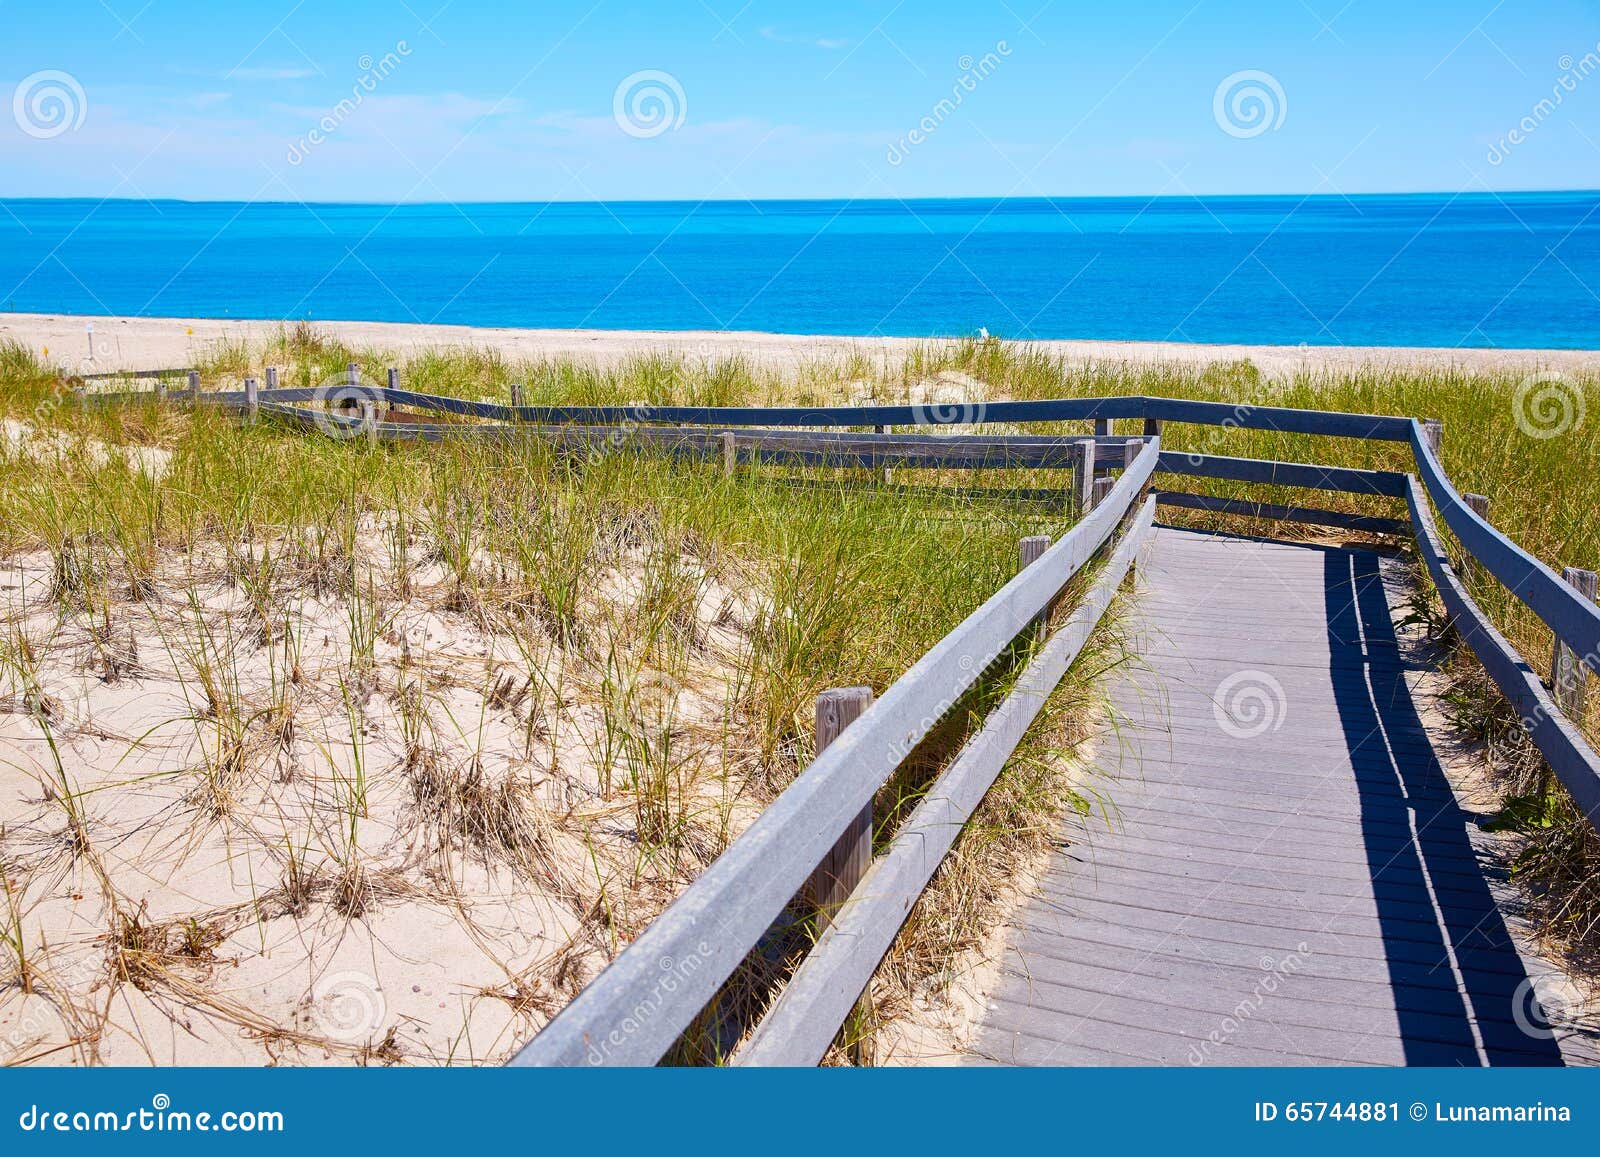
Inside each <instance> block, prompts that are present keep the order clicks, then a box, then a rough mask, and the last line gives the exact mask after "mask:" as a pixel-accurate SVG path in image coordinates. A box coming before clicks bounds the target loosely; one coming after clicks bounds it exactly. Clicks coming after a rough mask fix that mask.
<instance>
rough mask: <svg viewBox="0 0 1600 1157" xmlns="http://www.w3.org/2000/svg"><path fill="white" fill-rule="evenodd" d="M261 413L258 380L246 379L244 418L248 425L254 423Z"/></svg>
mask: <svg viewBox="0 0 1600 1157" xmlns="http://www.w3.org/2000/svg"><path fill="white" fill-rule="evenodd" d="M260 413H261V394H260V391H258V390H257V389H256V380H255V379H254V378H246V379H245V380H244V420H245V424H246V425H254V424H255V420H256V418H257V417H258V416H259V415H260Z"/></svg>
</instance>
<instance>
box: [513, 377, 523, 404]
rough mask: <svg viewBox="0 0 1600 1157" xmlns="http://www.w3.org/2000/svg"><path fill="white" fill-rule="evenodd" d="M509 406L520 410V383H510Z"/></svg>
mask: <svg viewBox="0 0 1600 1157" xmlns="http://www.w3.org/2000/svg"><path fill="white" fill-rule="evenodd" d="M511 404H512V406H514V407H515V408H517V409H521V408H522V383H521V382H512V383H511Z"/></svg>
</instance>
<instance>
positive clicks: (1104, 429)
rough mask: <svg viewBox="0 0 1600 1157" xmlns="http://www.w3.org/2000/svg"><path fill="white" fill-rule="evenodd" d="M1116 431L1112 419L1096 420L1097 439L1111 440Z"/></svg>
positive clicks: (1095, 431)
mask: <svg viewBox="0 0 1600 1157" xmlns="http://www.w3.org/2000/svg"><path fill="white" fill-rule="evenodd" d="M1113 430H1114V424H1113V423H1112V421H1111V419H1110V418H1096V419H1095V420H1094V436H1095V437H1096V438H1109V437H1110V436H1111V434H1112V432H1113Z"/></svg>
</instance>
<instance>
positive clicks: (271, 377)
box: [267, 366, 278, 390]
mask: <svg viewBox="0 0 1600 1157" xmlns="http://www.w3.org/2000/svg"><path fill="white" fill-rule="evenodd" d="M277 388H278V367H277V366H268V367H267V389H269V390H275V389H277Z"/></svg>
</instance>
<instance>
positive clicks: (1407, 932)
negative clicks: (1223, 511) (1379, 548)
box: [1324, 549, 1562, 1066]
mask: <svg viewBox="0 0 1600 1157" xmlns="http://www.w3.org/2000/svg"><path fill="white" fill-rule="evenodd" d="M1325 558H1326V562H1325V567H1324V575H1325V584H1324V595H1325V598H1326V608H1327V615H1328V643H1329V648H1330V674H1331V676H1332V682H1333V688H1334V698H1335V702H1336V704H1337V709H1338V713H1339V722H1340V726H1341V727H1342V729H1343V732H1344V735H1345V737H1346V739H1347V742H1348V746H1349V750H1350V756H1351V760H1352V762H1353V764H1354V767H1355V778H1356V784H1357V788H1358V792H1359V800H1360V812H1361V830H1362V838H1363V842H1364V845H1365V848H1366V855H1367V863H1368V866H1369V868H1370V870H1371V880H1372V890H1373V896H1374V899H1375V901H1376V904H1377V914H1378V921H1379V927H1380V932H1381V936H1382V939H1383V945H1384V951H1385V958H1386V962H1387V965H1388V970H1389V977H1390V983H1391V987H1392V992H1393V996H1394V1005H1395V1013H1396V1016H1397V1017H1398V1019H1399V1027H1400V1034H1401V1038H1402V1041H1403V1046H1404V1050H1405V1058H1406V1062H1407V1063H1408V1064H1413V1065H1471V1066H1479V1065H1484V1064H1490V1065H1558V1064H1561V1063H1562V1058H1561V1052H1560V1049H1559V1047H1558V1046H1557V1044H1556V1042H1555V1041H1554V1040H1553V1039H1552V1038H1551V1037H1549V1036H1548V1035H1547V1034H1545V1033H1541V1032H1540V1031H1539V1026H1538V1024H1537V1022H1536V1021H1533V1020H1530V1019H1529V1018H1528V1017H1527V1015H1526V1010H1527V1009H1529V1008H1530V1006H1533V1005H1534V1000H1535V998H1534V997H1533V995H1532V993H1531V992H1530V990H1529V981H1528V976H1527V972H1526V969H1525V967H1524V965H1523V962H1522V960H1521V958H1520V957H1519V956H1518V954H1517V951H1516V949H1515V947H1514V945H1513V943H1512V939H1511V936H1510V933H1509V932H1508V930H1507V928H1506V925H1505V921H1504V920H1503V918H1502V917H1501V914H1500V910H1499V908H1498V907H1497V906H1496V904H1495V899H1494V896H1493V895H1492V893H1491V891H1490V888H1489V885H1488V883H1487V882H1486V881H1485V879H1484V876H1483V872H1482V868H1481V866H1480V864H1479V862H1478V857H1477V854H1476V853H1475V851H1474V849H1473V847H1472V844H1471V842H1470V841H1469V839H1468V835H1467V826H1468V824H1469V823H1470V822H1471V817H1470V816H1469V815H1468V814H1467V812H1465V811H1464V810H1463V809H1462V808H1461V807H1460V806H1459V805H1458V804H1457V802H1456V799H1455V796H1454V795H1453V793H1452V792H1451V789H1450V784H1449V781H1448V780H1447V778H1446V776H1445V773H1444V770H1443V768H1442V766H1441V765H1440V762H1439V759H1438V757H1437V754H1436V752H1435V750H1434V748H1433V745H1432V743H1431V742H1430V740H1429V737H1428V733H1427V729H1426V728H1425V727H1424V726H1423V723H1422V719H1421V718H1420V717H1419V715H1418V712H1417V708H1416V704H1415V702H1414V700H1413V697H1412V694H1411V690H1410V688H1409V687H1408V686H1407V684H1406V681H1405V665H1404V663H1403V661H1402V657H1401V652H1400V643H1399V639H1398V637H1397V635H1396V633H1395V630H1394V625H1393V621H1392V619H1391V617H1390V606H1389V601H1388V599H1387V598H1386V597H1385V592H1384V576H1383V573H1382V570H1381V568H1380V563H1379V559H1378V557H1377V556H1376V555H1374V554H1372V553H1370V552H1367V551H1351V550H1339V549H1330V550H1328V551H1327V554H1326V556H1325ZM1519 1009H1522V1010H1524V1011H1523V1013H1522V1014H1520V1015H1519V1013H1518V1010H1519ZM1523 1025H1528V1026H1529V1028H1527V1029H1526V1030H1525V1029H1524V1027H1523Z"/></svg>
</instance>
